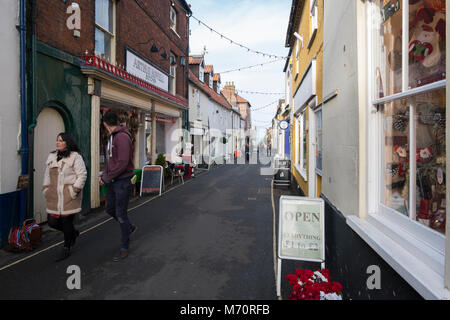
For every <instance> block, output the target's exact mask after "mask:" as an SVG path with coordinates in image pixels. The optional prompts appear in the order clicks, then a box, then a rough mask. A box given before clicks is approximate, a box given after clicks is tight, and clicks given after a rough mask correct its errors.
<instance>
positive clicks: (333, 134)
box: [322, 0, 361, 215]
mask: <svg viewBox="0 0 450 320" xmlns="http://www.w3.org/2000/svg"><path fill="white" fill-rule="evenodd" d="M357 5H358V4H357V1H354V0H340V1H326V2H325V4H324V62H323V64H324V65H323V96H324V97H326V96H327V95H328V94H330V93H331V92H334V91H335V90H338V91H339V93H338V95H337V97H335V98H334V99H332V100H330V101H329V102H327V103H325V105H324V106H323V109H322V116H323V118H322V119H323V122H322V125H323V170H322V173H323V179H322V193H323V194H324V195H325V196H326V197H327V198H328V199H329V200H330V201H331V202H332V203H333V205H334V206H336V208H337V209H338V210H339V211H340V212H342V213H343V214H344V215H354V214H358V179H359V174H358V170H359V164H358V161H359V157H358V152H359V149H358V143H359V140H358V137H359V131H358V128H359V113H358V110H359V94H358V64H357V63H358V41H357V11H356V10H357ZM336 30H339V32H336ZM360 49H361V48H360Z"/></svg>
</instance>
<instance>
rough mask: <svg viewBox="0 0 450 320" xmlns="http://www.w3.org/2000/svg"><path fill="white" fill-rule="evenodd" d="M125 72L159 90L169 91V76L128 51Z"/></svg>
mask: <svg viewBox="0 0 450 320" xmlns="http://www.w3.org/2000/svg"><path fill="white" fill-rule="evenodd" d="M127 72H129V73H130V74H132V75H134V76H136V77H138V78H140V79H142V80H144V81H146V82H148V83H150V84H152V85H154V86H156V87H158V88H160V89H163V90H165V91H169V76H168V75H167V74H165V73H164V72H162V71H160V70H158V69H157V68H155V67H153V66H152V65H151V64H149V63H148V62H146V61H144V59H141V58H139V57H138V56H137V55H135V54H134V53H132V52H131V51H129V50H127Z"/></svg>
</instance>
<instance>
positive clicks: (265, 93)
mask: <svg viewBox="0 0 450 320" xmlns="http://www.w3.org/2000/svg"><path fill="white" fill-rule="evenodd" d="M236 91H237V92H240V93H248V94H264V95H268V96H269V95H276V96H278V95H284V92H258V91H248V90H237V89H236Z"/></svg>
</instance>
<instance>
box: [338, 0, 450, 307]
mask: <svg viewBox="0 0 450 320" xmlns="http://www.w3.org/2000/svg"><path fill="white" fill-rule="evenodd" d="M445 6H446V4H445V1H418V0H415V1H409V2H408V1H383V0H379V1H374V2H373V3H371V4H370V6H369V7H368V13H369V18H370V19H372V20H373V21H374V23H373V25H371V26H372V29H371V30H369V34H370V37H369V50H368V61H369V62H370V63H371V66H372V68H371V72H369V74H368V79H369V80H368V81H369V84H371V88H370V89H371V92H372V94H371V95H370V97H371V103H370V105H369V109H368V110H371V112H370V116H369V122H368V155H369V156H368V162H367V164H368V165H367V175H368V177H367V211H368V212H367V217H366V218H365V219H362V218H361V217H359V218H357V217H356V216H351V217H349V218H347V223H348V225H349V226H350V227H351V228H352V229H353V230H354V231H355V232H356V233H357V234H358V235H359V236H360V237H361V238H362V239H364V240H365V241H366V242H367V243H368V244H369V245H370V246H371V247H372V248H373V249H374V250H375V251H376V252H377V253H378V254H379V255H380V256H381V257H382V258H383V259H384V260H385V261H386V262H387V263H388V264H389V265H390V266H391V267H392V268H393V269H394V270H395V271H396V272H397V273H398V274H399V275H401V276H402V278H403V279H404V280H405V281H406V282H407V283H408V284H409V285H410V286H411V287H412V288H414V290H416V291H417V293H419V294H420V295H421V296H422V297H423V298H426V299H448V298H449V297H450V291H449V290H448V279H449V274H448V273H447V274H446V272H445V269H446V268H447V269H448V266H449V265H450V259H449V252H448V248H449V247H448V244H447V245H446V239H447V238H448V230H446V225H447V226H448V222H446V204H447V201H446V197H447V198H448V191H447V188H446V169H447V168H446V166H447V165H446V163H447V162H446V153H447V151H446V150H447V143H448V142H447V141H446V118H447V112H446V108H447V107H446V99H447V98H446V80H445V79H446V56H447V52H446V37H448V36H446V33H445V30H446V8H445ZM447 241H448V240H447ZM445 281H447V288H445Z"/></svg>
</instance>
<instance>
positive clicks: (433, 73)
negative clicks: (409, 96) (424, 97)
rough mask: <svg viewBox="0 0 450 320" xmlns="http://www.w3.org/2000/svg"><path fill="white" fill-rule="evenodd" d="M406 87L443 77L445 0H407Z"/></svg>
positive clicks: (420, 84)
mask: <svg viewBox="0 0 450 320" xmlns="http://www.w3.org/2000/svg"><path fill="white" fill-rule="evenodd" d="M409 21H410V23H409V48H408V52H409V86H410V88H415V87H420V86H423V85H425V84H428V83H432V82H435V81H439V80H442V79H445V1H443V0H442V1H423V0H410V1H409Z"/></svg>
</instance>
